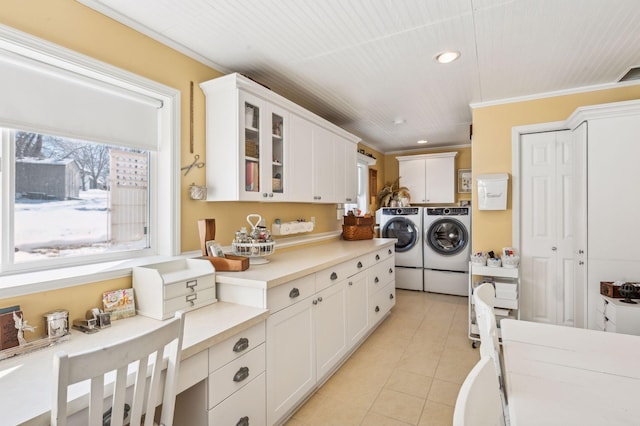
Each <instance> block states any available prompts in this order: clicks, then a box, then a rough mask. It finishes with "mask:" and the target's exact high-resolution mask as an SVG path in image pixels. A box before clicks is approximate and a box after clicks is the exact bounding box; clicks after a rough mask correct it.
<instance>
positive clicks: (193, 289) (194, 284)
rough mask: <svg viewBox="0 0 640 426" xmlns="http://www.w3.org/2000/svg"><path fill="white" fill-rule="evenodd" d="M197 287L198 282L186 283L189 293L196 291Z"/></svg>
mask: <svg viewBox="0 0 640 426" xmlns="http://www.w3.org/2000/svg"><path fill="white" fill-rule="evenodd" d="M197 285H198V280H191V281H187V282H186V286H187V288H190V289H191V291H196V289H195V287H196V286H197Z"/></svg>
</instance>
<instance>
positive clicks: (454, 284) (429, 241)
mask: <svg viewBox="0 0 640 426" xmlns="http://www.w3.org/2000/svg"><path fill="white" fill-rule="evenodd" d="M423 228H424V238H423V241H424V244H423V252H424V261H423V263H424V277H423V280H424V289H425V291H431V292H434V293H445V294H454V295H458V296H467V295H468V286H469V256H470V254H471V211H470V209H469V207H425V208H424V219H423Z"/></svg>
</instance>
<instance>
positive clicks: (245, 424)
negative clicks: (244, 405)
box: [236, 416, 249, 426]
mask: <svg viewBox="0 0 640 426" xmlns="http://www.w3.org/2000/svg"><path fill="white" fill-rule="evenodd" d="M236 426H249V417H248V416H244V417H242V418H240V420H238V423H236Z"/></svg>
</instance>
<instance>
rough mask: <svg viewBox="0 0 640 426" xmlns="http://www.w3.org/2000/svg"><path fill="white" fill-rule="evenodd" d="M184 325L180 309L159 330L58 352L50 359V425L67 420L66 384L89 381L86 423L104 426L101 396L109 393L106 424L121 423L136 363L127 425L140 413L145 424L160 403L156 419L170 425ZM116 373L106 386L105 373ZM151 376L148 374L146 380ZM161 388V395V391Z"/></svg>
mask: <svg viewBox="0 0 640 426" xmlns="http://www.w3.org/2000/svg"><path fill="white" fill-rule="evenodd" d="M123 321H126V320H123ZM183 328H184V313H183V312H178V313H176V316H175V318H173V319H171V320H168V321H166V322H165V323H164V324H162V325H161V326H160V327H159V328H157V329H155V330H153V331H150V332H147V333H144V334H141V335H137V336H133V337H131V338H129V339H127V340H124V341H120V342H116V343H114V344H111V345H108V346H104V347H98V348H95V349H92V350H90V351H86V352H82V353H77V354H72V355H68V354H66V353H65V352H58V353H56V354H55V356H54V359H53V374H54V380H53V402H52V409H51V424H52V425H54V426H64V425H66V424H67V387H68V386H70V385H72V384H74V383H78V382H82V381H85V380H87V379H90V384H91V390H90V395H89V400H90V401H89V419H88V421H87V423H86V424H87V425H90V426H102V424H103V413H104V412H105V408H104V407H103V402H104V398H105V397H110V399H111V416H110V417H111V423H110V424H111V426H120V425H122V424H123V418H124V416H125V408H124V407H125V395H126V391H127V375H128V374H127V370H128V367H129V364H131V363H138V364H135V370H136V371H137V372H136V374H135V381H134V383H133V399H132V401H130V402H127V403H128V404H130V411H129V421H130V423H131V425H132V426H134V425H139V424H140V421H141V418H142V416H143V415H144V416H145V423H144V424H145V425H146V426H149V425H152V424H153V418H154V413H155V408H156V406H157V405H158V403H159V402H160V401H161V402H162V416H161V420H160V421H161V423H162V424H163V425H166V426H171V425H172V424H173V413H174V409H175V398H176V385H177V374H178V366H179V362H180V350H181V348H182V332H183ZM165 359H167V360H168V364H167V369H166V375H165V379H164V384H163V383H162V382H161V378H162V370H163V366H164V360H165ZM114 371H115V382H114V383H113V384H108V385H107V387H105V375H106V374H113V373H112V372H114ZM149 374H150V378H149V380H147V378H148V377H149ZM147 382H148V384H147ZM130 383H131V380H130ZM105 390H106V392H105ZM163 390H164V393H163V394H161V392H162V391H163ZM111 392H112V393H111ZM110 395H111V396H110ZM145 395H146V397H145Z"/></svg>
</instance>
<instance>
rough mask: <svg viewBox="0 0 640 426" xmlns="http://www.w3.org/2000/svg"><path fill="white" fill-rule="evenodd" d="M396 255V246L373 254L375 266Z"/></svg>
mask: <svg viewBox="0 0 640 426" xmlns="http://www.w3.org/2000/svg"><path fill="white" fill-rule="evenodd" d="M394 253H395V246H391V247H385V248H383V249H380V250H378V251H376V252H375V253H373V264H374V265H375V264H376V263H378V262H383V261H385V260H387V259H388V258H390V257H392V256H393V254H394Z"/></svg>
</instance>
